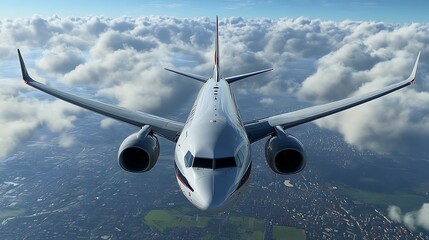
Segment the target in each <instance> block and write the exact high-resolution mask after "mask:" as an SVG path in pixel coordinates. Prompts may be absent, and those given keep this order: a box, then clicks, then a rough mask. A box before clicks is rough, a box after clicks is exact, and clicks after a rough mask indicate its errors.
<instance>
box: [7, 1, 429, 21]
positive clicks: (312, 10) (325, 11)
mask: <svg viewBox="0 0 429 240" xmlns="http://www.w3.org/2000/svg"><path fill="white" fill-rule="evenodd" d="M427 9H429V1H425V0H410V1H400V0H377V1H376V0H351V1H346V0H313V1H311V0H268V1H249V0H217V1H190V0H185V1H176V0H164V1H155V0H149V1H137V0H124V1H111V0H107V1H101V0H93V1H86V0H76V1H64V0H61V1H58V0H56V1H54V0H39V1H24V0H15V1H8V2H2V4H1V8H0V18H15V17H28V16H32V15H40V16H43V17H48V16H52V15H59V16H61V17H65V16H88V15H104V16H107V17H119V16H124V15H126V16H133V17H135V16H140V15H161V16H176V17H201V16H206V17H211V16H214V15H219V16H220V17H229V16H242V17H246V18H253V17H267V18H273V19H277V18H281V17H293V18H294V17H299V16H305V17H309V18H320V19H322V20H335V21H342V20H345V19H351V20H359V21H361V20H365V21H368V20H370V21H383V22H395V23H410V22H428V21H429V15H428V14H427Z"/></svg>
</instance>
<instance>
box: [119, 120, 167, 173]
mask: <svg viewBox="0 0 429 240" xmlns="http://www.w3.org/2000/svg"><path fill="white" fill-rule="evenodd" d="M149 132H150V127H148V126H145V127H143V128H142V129H141V130H140V131H139V132H137V133H133V134H131V135H130V136H128V137H127V138H126V139H125V140H124V141H123V142H122V144H121V146H120V147H119V151H118V163H119V166H121V167H122V169H124V170H126V171H129V172H147V171H149V170H151V169H152V168H153V167H154V166H155V163H156V162H157V160H158V157H159V142H158V139H157V138H156V137H155V136H153V135H151V134H149Z"/></svg>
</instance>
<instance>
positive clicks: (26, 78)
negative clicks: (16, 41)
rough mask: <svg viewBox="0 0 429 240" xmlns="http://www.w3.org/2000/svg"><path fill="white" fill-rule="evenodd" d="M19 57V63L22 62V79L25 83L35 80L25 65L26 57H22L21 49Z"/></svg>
mask: <svg viewBox="0 0 429 240" xmlns="http://www.w3.org/2000/svg"><path fill="white" fill-rule="evenodd" d="M18 57H19V63H20V64H21V73H22V79H23V80H24V82H25V83H27V84H28V83H29V82H34V80H33V79H32V78H31V77H30V75H29V74H28V72H27V68H26V67H25V63H24V59H22V55H21V51H19V49H18Z"/></svg>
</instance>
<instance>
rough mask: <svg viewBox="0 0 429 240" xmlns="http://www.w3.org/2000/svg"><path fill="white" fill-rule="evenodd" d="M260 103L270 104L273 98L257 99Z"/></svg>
mask: <svg viewBox="0 0 429 240" xmlns="http://www.w3.org/2000/svg"><path fill="white" fill-rule="evenodd" d="M259 102H260V103H262V104H266V105H271V104H273V103H274V99H272V98H262V99H261V100H259Z"/></svg>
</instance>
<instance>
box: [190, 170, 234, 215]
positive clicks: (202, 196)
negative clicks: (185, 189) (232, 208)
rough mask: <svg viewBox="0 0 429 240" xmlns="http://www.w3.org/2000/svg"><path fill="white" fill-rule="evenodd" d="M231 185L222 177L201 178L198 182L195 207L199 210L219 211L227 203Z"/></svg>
mask: <svg viewBox="0 0 429 240" xmlns="http://www.w3.org/2000/svg"><path fill="white" fill-rule="evenodd" d="M230 187H231V183H230V181H229V180H228V178H227V177H226V176H224V175H217V176H207V177H202V178H200V179H199V181H198V191H197V192H199V196H198V199H196V200H197V207H198V208H200V209H201V210H209V211H219V210H222V209H224V208H225V207H226V206H227V205H228V202H229V196H230V193H229V189H230Z"/></svg>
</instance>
